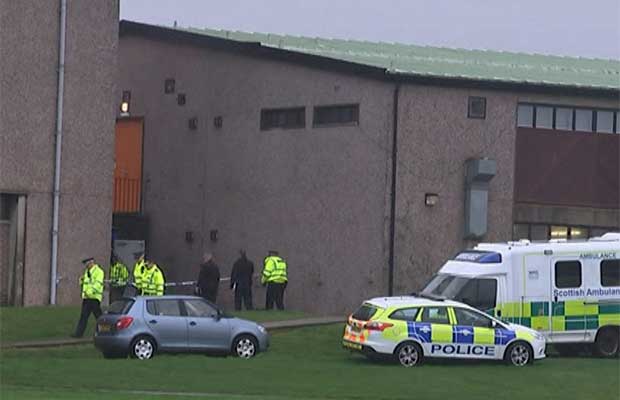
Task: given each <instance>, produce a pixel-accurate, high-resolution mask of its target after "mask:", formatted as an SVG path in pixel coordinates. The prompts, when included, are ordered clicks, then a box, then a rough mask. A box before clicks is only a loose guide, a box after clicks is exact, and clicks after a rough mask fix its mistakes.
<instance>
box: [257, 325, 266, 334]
mask: <svg viewBox="0 0 620 400" xmlns="http://www.w3.org/2000/svg"><path fill="white" fill-rule="evenodd" d="M258 330H259V331H260V332H261V333H267V329H265V327H264V326H262V325H258Z"/></svg>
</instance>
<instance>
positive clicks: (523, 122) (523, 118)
mask: <svg viewBox="0 0 620 400" xmlns="http://www.w3.org/2000/svg"><path fill="white" fill-rule="evenodd" d="M517 126H518V127H520V128H532V127H534V106H531V105H528V104H519V107H518V108H517Z"/></svg>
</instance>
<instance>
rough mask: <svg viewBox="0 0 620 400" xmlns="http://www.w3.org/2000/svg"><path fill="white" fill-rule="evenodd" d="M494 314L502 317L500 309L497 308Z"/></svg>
mask: <svg viewBox="0 0 620 400" xmlns="http://www.w3.org/2000/svg"><path fill="white" fill-rule="evenodd" d="M495 315H496V316H497V317H498V318H501V317H502V310H497V311H495Z"/></svg>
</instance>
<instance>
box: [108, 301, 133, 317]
mask: <svg viewBox="0 0 620 400" xmlns="http://www.w3.org/2000/svg"><path fill="white" fill-rule="evenodd" d="M133 303H134V301H133V300H132V299H122V300H117V301H115V302H114V303H112V304H110V307H108V314H127V313H128V312H129V310H130V309H131V306H133Z"/></svg>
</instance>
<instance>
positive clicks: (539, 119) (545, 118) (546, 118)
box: [536, 106, 553, 129]
mask: <svg viewBox="0 0 620 400" xmlns="http://www.w3.org/2000/svg"><path fill="white" fill-rule="evenodd" d="M536 128H542V129H552V128H553V107H545V106H536Z"/></svg>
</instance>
